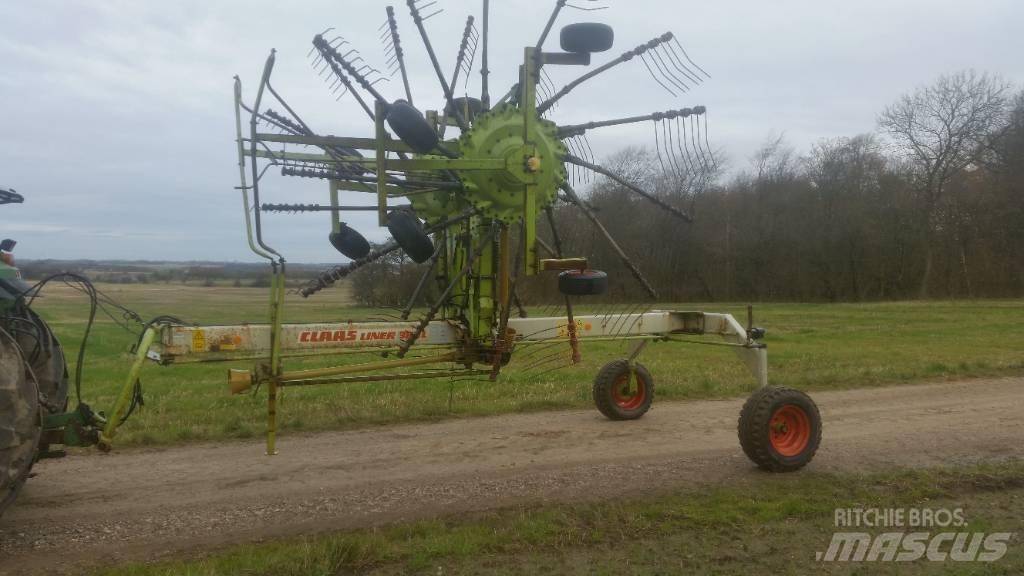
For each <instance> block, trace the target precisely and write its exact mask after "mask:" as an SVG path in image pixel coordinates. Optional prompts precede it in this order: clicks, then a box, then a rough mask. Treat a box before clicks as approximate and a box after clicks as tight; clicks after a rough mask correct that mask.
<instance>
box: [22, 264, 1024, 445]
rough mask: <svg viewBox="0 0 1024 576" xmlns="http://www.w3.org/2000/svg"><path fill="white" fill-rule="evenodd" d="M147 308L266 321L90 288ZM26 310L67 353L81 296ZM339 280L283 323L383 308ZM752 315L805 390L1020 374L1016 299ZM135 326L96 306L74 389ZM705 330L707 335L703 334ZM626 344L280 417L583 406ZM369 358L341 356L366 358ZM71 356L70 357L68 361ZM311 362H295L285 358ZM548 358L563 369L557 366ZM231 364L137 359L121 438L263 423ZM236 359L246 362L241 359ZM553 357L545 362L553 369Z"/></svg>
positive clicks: (99, 394) (198, 295)
mask: <svg viewBox="0 0 1024 576" xmlns="http://www.w3.org/2000/svg"><path fill="white" fill-rule="evenodd" d="M99 288H100V289H101V290H103V291H104V292H105V293H106V294H108V295H109V296H111V297H113V298H114V299H116V300H118V301H120V302H121V303H122V304H124V305H126V306H127V307H129V308H131V309H134V310H136V311H137V312H139V314H140V315H141V316H142V317H144V318H147V319H148V318H150V317H153V316H156V315H159V314H170V315H175V316H179V317H180V318H182V319H184V320H187V321H191V322H196V323H205V324H212V323H240V322H264V321H265V318H266V303H267V299H268V292H267V290H265V289H256V288H228V287H212V288H203V287H196V286H181V285H176V284H167V285H165V284H148V285H100V286H99ZM49 290H50V291H49V292H45V293H44V297H43V298H40V299H39V300H38V301H37V304H36V308H37V309H38V310H39V311H40V312H41V313H42V314H43V315H44V316H45V317H46V318H47V319H48V320H49V321H50V322H51V323H52V325H53V328H54V330H55V331H56V332H57V334H58V336H59V338H60V339H61V340H62V341H63V343H64V345H65V348H67V350H68V354H69V355H70V356H72V357H73V356H74V355H75V354H76V353H77V346H78V343H79V339H80V337H81V333H82V328H83V326H84V322H85V319H86V312H87V302H86V298H85V297H84V296H83V295H81V294H79V293H77V292H75V291H73V290H71V289H69V288H66V287H63V286H61V287H56V286H54V287H52V288H50V289H49ZM349 302H350V300H349V293H348V290H347V288H346V287H344V286H342V287H339V288H336V289H331V290H326V291H324V292H323V293H321V294H319V295H317V296H315V297H313V298H310V299H308V300H304V299H302V298H301V297H299V296H289V300H288V302H287V304H286V310H287V321H290V322H302V321H334V320H348V319H355V320H358V319H364V318H369V317H374V316H380V315H381V314H382V312H381V311H374V310H367V309H360V308H355V307H352V306H350V304H349ZM659 307H661V308H674V309H690V310H702V309H703V310H707V311H724V312H731V313H733V314H735V315H736V316H737V317H740V318H745V314H746V312H745V307H744V306H743V305H738V304H727V305H723V304H678V305H671V304H665V305H661V306H659ZM755 312H756V317H757V324H758V325H761V326H764V327H766V328H767V329H768V337H767V339H766V340H765V342H767V344H768V347H769V372H770V380H771V381H772V383H774V384H779V385H786V386H794V387H798V388H804V389H808V390H815V389H830V388H850V387H863V386H875V385H882V384H894V383H909V382H918V381H924V380H941V379H959V378H967V377H979V376H997V375H1007V374H1021V373H1024V345H1022V344H1021V342H1022V341H1024V324H1022V323H1021V318H1024V315H1022V312H1024V301H1020V300H1000V301H989V300H979V301H964V302H927V303H920V302H908V303H883V304H764V305H759V306H757V307H756V308H755ZM134 339H135V336H134V335H132V334H130V333H128V332H127V331H125V330H124V329H122V328H121V327H119V326H117V325H116V324H115V323H114V322H113V321H112V320H111V319H110V318H107V317H106V316H104V315H103V314H102V313H101V314H100V316H99V317H98V318H97V324H96V326H95V327H94V332H93V337H92V339H91V341H90V348H89V351H88V352H87V356H86V366H85V378H84V382H83V386H82V389H83V400H85V401H86V402H87V403H89V404H90V405H92V406H94V407H95V408H97V409H108V410H109V407H110V406H111V405H112V403H113V399H114V395H115V394H116V393H117V391H118V390H119V388H120V386H121V385H122V382H123V379H124V377H125V374H126V372H127V368H128V364H129V361H128V359H127V358H126V357H125V356H124V355H123V352H124V351H125V350H126V349H127V348H128V347H129V346H130V345H131V343H132V342H133V341H134ZM708 341H715V340H713V339H710V338H709V339H708ZM628 348H629V344H627V343H625V342H620V343H594V344H585V345H584V346H583V358H584V359H583V363H582V364H581V365H579V366H575V367H568V366H564V365H565V364H566V361H567V359H568V354H569V351H568V346H566V349H565V350H564V355H558V356H557V357H555V358H554V359H552V360H548V362H549V363H548V364H546V365H545V366H544V367H542V368H538V367H532V366H531V364H532V363H533V362H536V361H537V360H538V359H540V358H542V357H543V358H549V357H551V354H552V353H553V352H558V349H557V348H553V349H550V350H548V351H546V352H545V353H544V354H543V355H541V354H534V355H533V356H529V355H528V353H522V354H519V355H517V358H516V359H515V360H514V361H513V364H512V365H511V366H510V367H509V368H508V369H506V370H505V371H503V373H502V378H501V379H500V380H499V381H498V382H496V383H492V382H487V381H458V382H450V381H448V380H425V381H405V382H382V383H365V384H362V383H361V384H342V385H333V386H331V385H328V386H321V387H311V388H302V389H287V390H285V391H284V395H283V400H282V406H281V409H280V411H279V412H280V424H281V428H282V429H283V430H284V431H285V432H286V433H287V432H288V431H295V430H322V429H332V428H334V429H336V428H349V427H357V426H366V425H372V424H382V423H388V422H395V421H402V420H425V419H437V418H445V417H453V416H455V417H457V416H470V415H485V414H495V413H501V412H515V411H531V410H544V409H554V408H573V407H586V406H590V405H591V399H590V386H591V382H592V380H593V378H594V375H595V374H596V373H597V371H598V369H599V368H600V366H601V365H602V364H604V363H605V362H607V361H609V360H611V359H614V358H620V357H622V356H623V355H624V353H625V352H626V350H627V349H628ZM371 358H372V355H368V356H357V357H354V358H353V357H347V359H346V360H344V361H345V362H355V361H368V360H370V359H371ZM72 360H73V358H72ZM641 362H642V363H644V364H645V365H646V366H647V367H648V368H649V369H650V370H651V372H652V374H653V375H654V379H655V383H656V388H657V398H658V399H660V400H666V399H669V400H672V399H676V400H678V399H686V398H709V397H723V396H742V395H745V394H747V392H748V391H749V390H750V389H751V387H752V386H753V384H754V382H753V380H752V378H751V376H750V375H749V373H747V371H746V369H745V368H744V367H743V366H742V365H741V363H740V362H739V361H737V359H736V358H735V356H734V355H733V353H732V351H731V350H729V349H726V348H721V347H713V346H700V345H685V344H675V343H658V344H654V345H651V346H649V347H648V348H647V350H645V351H644V353H643V355H642V356H641ZM314 364H317V365H322V364H323V362H322V361H305V362H301V361H295V364H293V365H303V366H308V365H314ZM559 366H563V367H561V368H559ZM228 367H229V366H228V365H224V364H205V365H181V366H172V367H160V366H155V365H152V366H147V367H146V370H144V372H143V376H142V381H143V384H144V390H145V400H146V404H145V408H144V409H142V410H141V412H140V413H139V414H137V415H136V416H134V417H133V419H132V420H131V421H130V422H128V423H127V424H126V426H125V427H124V428H123V430H122V432H121V435H120V436H119V437H118V443H119V444H120V445H122V446H124V445H148V444H170V443H182V442H192V441H198V440H213V439H220V438H231V437H234V438H238V437H250V436H253V435H258V434H261V433H262V431H263V427H264V410H265V404H264V400H265V397H264V395H262V394H260V395H259V396H256V397H253V396H239V397H232V396H230V395H228V393H227V383H226V371H227V368H228ZM233 367H246V366H245V364H242V365H233ZM551 368H555V369H554V370H551Z"/></svg>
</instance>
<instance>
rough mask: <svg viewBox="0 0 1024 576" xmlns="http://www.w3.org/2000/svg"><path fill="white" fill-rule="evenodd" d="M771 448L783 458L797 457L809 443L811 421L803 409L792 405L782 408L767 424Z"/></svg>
mask: <svg viewBox="0 0 1024 576" xmlns="http://www.w3.org/2000/svg"><path fill="white" fill-rule="evenodd" d="M768 437H769V439H770V440H771V443H772V448H773V449H775V451H776V452H778V453H779V454H781V455H783V456H787V457H789V456H797V455H799V454H800V453H801V452H803V451H804V449H805V448H807V444H808V443H809V442H810V441H811V421H810V419H809V418H808V417H807V413H806V412H804V410H803V408H800V407H799V406H795V405H793V404H787V405H785V406H782V407H781V408H779V409H778V410H776V411H775V414H772V419H771V421H770V422H769V423H768Z"/></svg>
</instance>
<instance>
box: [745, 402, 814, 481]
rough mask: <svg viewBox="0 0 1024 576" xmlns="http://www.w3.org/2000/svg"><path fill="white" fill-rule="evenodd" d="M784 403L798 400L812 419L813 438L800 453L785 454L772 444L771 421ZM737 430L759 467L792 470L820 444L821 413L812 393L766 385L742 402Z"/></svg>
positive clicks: (748, 455)
mask: <svg viewBox="0 0 1024 576" xmlns="http://www.w3.org/2000/svg"><path fill="white" fill-rule="evenodd" d="M783 404H796V405H799V406H800V407H802V408H804V409H805V410H806V411H807V412H808V414H807V416H808V418H809V419H810V422H811V427H812V431H811V439H810V441H809V442H808V443H807V448H806V449H805V450H804V452H803V453H802V454H800V455H798V456H794V457H791V458H786V457H784V456H782V455H780V454H778V453H777V452H775V450H774V449H773V448H772V446H771V441H770V440H769V435H768V434H767V430H768V423H769V421H770V420H771V417H772V414H773V413H774V411H775V409H776V408H777V407H778V406H780V405H783ZM737 432H738V435H739V439H740V447H742V448H743V453H744V454H746V455H747V457H748V458H750V460H751V461H753V462H754V464H756V465H757V467H758V468H761V469H762V470H767V471H769V472H792V471H795V470H799V469H800V468H803V467H804V466H806V465H807V463H808V462H810V461H811V459H812V458H814V453H815V452H816V451H817V450H818V446H819V445H820V444H821V413H820V412H819V411H818V407H817V405H816V404H815V403H814V401H813V400H811V398H810V396H808V395H807V394H805V393H803V392H801V391H799V390H794V389H792V388H784V387H781V386H766V387H764V388H761V389H759V390H757V391H755V392H754V393H753V394H751V395H750V398H748V399H747V401H746V402H745V403H744V404H743V409H742V410H741V411H740V417H739V422H738V424H737Z"/></svg>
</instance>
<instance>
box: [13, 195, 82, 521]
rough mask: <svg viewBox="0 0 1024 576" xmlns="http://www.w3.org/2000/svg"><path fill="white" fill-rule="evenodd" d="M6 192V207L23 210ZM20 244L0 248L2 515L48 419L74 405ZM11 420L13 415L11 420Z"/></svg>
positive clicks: (60, 353) (18, 200)
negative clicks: (20, 259)
mask: <svg viewBox="0 0 1024 576" xmlns="http://www.w3.org/2000/svg"><path fill="white" fill-rule="evenodd" d="M23 201H24V198H22V196H21V195H20V194H18V193H17V192H15V191H14V190H5V189H2V188H0V204H4V205H8V204H20V203H22V202H23ZM14 245H15V242H14V240H10V239H5V240H3V242H2V243H0V414H3V415H5V417H4V418H2V419H0V512H2V511H3V510H4V508H6V507H7V505H8V504H10V503H11V502H12V501H13V500H14V497H15V496H16V494H17V492H18V489H19V488H20V487H21V485H22V484H23V483H24V482H25V480H26V479H27V478H28V475H29V471H30V470H31V469H32V464H33V463H34V462H35V461H36V458H37V455H38V453H39V451H40V448H43V451H45V450H46V447H45V446H43V445H42V443H43V439H42V438H43V436H42V423H43V417H44V414H45V413H48V412H49V413H62V412H64V410H65V409H66V408H67V403H68V371H67V364H66V363H65V361H64V352H63V350H62V349H61V347H60V344H59V343H58V342H57V339H56V338H55V337H54V335H53V332H52V331H51V330H50V328H49V326H47V325H46V322H44V321H43V320H42V319H41V318H40V317H39V316H38V315H37V314H36V313H35V312H33V311H32V310H31V309H30V308H29V307H28V306H27V305H26V304H25V299H24V298H23V297H22V296H23V295H25V294H26V293H27V292H28V291H30V290H31V287H30V286H29V285H28V284H27V283H26V282H25V281H24V280H22V279H21V274H20V273H19V272H18V269H17V268H15V266H14V255H13V251H14ZM6 415H12V417H11V418H7V417H6Z"/></svg>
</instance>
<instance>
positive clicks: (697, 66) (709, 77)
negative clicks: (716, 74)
mask: <svg viewBox="0 0 1024 576" xmlns="http://www.w3.org/2000/svg"><path fill="white" fill-rule="evenodd" d="M675 41H676V46H678V47H679V51H680V52H682V53H683V57H685V58H686V61H687V62H689V63H690V64H692V65H693V67H694V68H696V69H697V70H700V71H701V72H702V73H703V74H704V75H705V76H707V77H708V80H710V79H711V74H708V73H707V72H705V71H704V69H703V68H701V67H700V66H699V65H698V64H697V63H696V62H694V61H693V60H691V59H690V55H689V54H687V53H686V50H685V49H684V48H683V45H682V44H680V43H679V38H675Z"/></svg>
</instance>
